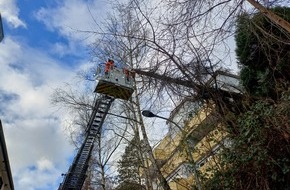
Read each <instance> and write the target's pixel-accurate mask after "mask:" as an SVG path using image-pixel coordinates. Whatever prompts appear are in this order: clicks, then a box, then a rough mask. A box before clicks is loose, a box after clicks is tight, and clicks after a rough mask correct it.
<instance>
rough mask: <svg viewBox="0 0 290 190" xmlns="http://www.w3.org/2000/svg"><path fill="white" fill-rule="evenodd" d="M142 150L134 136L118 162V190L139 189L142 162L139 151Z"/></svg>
mask: <svg viewBox="0 0 290 190" xmlns="http://www.w3.org/2000/svg"><path fill="white" fill-rule="evenodd" d="M141 149H142V141H140V139H139V137H138V136H137V135H136V136H134V138H133V139H132V140H131V141H130V142H129V144H128V145H127V147H126V148H125V152H124V154H123V155H122V157H121V160H119V161H118V173H119V176H118V178H119V182H120V185H119V188H121V189H124V188H125V189H132V188H133V189H136V187H140V189H141V187H142V186H141V178H140V170H139V169H140V166H141V165H142V160H141V156H140V152H141V151H140V150H141Z"/></svg>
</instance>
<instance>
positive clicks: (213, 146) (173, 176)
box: [154, 107, 227, 190]
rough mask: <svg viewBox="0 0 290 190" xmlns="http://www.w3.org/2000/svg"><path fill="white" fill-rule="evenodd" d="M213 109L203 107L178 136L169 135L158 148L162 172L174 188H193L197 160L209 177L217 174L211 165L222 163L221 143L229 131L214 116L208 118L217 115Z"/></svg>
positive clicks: (156, 152) (183, 189)
mask: <svg viewBox="0 0 290 190" xmlns="http://www.w3.org/2000/svg"><path fill="white" fill-rule="evenodd" d="M211 110H212V109H211V108H207V107H206V108H203V109H201V110H200V111H199V112H198V113H197V114H196V116H195V117H193V118H192V119H191V120H190V121H189V122H187V125H186V126H185V127H184V130H183V131H180V132H178V133H177V134H176V135H175V136H172V135H167V136H166V137H165V138H164V139H162V141H161V142H160V143H159V145H158V146H157V147H156V148H155V149H154V156H155V158H156V159H157V160H159V161H160V162H161V163H162V165H161V172H162V174H163V175H164V177H165V178H166V179H167V180H168V182H169V185H170V187H171V189H172V190H189V189H191V187H192V185H194V184H195V183H196V182H195V181H196V176H194V175H193V174H194V172H193V167H192V166H193V164H195V165H196V168H197V170H198V171H199V173H201V174H202V175H203V176H204V177H207V178H210V177H211V176H212V174H213V173H212V171H211V170H210V169H211V168H212V167H217V165H218V156H217V152H218V151H219V144H220V142H222V141H223V140H224V139H225V138H226V136H227V133H226V132H225V131H224V130H223V128H222V126H221V125H218V124H217V123H215V121H214V120H213V119H212V120H210V119H208V118H210V117H212V118H214V116H213V113H212V112H211ZM186 139H194V140H195V142H188V140H186ZM197 176H198V175H197ZM195 185H196V184H195Z"/></svg>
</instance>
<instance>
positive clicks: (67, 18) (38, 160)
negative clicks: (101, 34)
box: [0, 0, 107, 190]
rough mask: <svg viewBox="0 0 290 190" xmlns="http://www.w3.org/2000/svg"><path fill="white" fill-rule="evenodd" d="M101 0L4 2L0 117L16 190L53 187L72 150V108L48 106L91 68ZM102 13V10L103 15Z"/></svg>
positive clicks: (1, 7)
mask: <svg viewBox="0 0 290 190" xmlns="http://www.w3.org/2000/svg"><path fill="white" fill-rule="evenodd" d="M104 2H105V1H102V0H96V1H92V0H63V1H58V0H21V1H20V0H18V1H17V0H1V1H0V12H1V15H2V20H3V25H4V33H5V38H4V40H3V41H2V42H1V43H0V118H1V120H2V124H3V127H4V134H5V138H6V144H7V148H8V154H9V159H10V165H11V169H12V175H13V179H14V186H15V189H16V190H36V189H37V190H52V189H57V188H58V186H59V183H60V182H61V180H62V178H61V174H62V173H65V172H66V171H67V169H68V166H69V164H70V160H71V158H72V155H73V153H74V147H73V146H72V145H71V144H70V143H69V138H68V134H67V132H66V130H65V128H64V126H65V123H66V122H67V121H68V120H69V117H70V116H69V114H66V113H62V114H61V115H60V113H58V112H56V108H55V107H52V105H51V104H50V95H51V94H52V93H53V90H54V89H55V88H58V87H61V86H63V85H64V84H65V83H71V82H72V81H73V80H74V79H75V76H76V73H77V72H78V71H80V70H82V69H85V68H87V67H90V66H91V65H92V64H93V63H91V62H90V60H91V57H90V55H89V52H88V45H90V44H91V43H92V42H93V40H94V36H93V35H91V34H88V33H82V32H78V30H93V29H94V27H95V23H94V20H93V19H92V16H93V17H94V19H96V20H97V21H101V20H102V19H103V18H104V17H105V15H106V14H105V12H106V7H107V5H106V4H105V3H104ZM103 15H104V16H103Z"/></svg>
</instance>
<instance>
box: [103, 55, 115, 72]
mask: <svg viewBox="0 0 290 190" xmlns="http://www.w3.org/2000/svg"><path fill="white" fill-rule="evenodd" d="M113 68H114V61H113V60H111V59H108V61H107V62H106V65H105V74H106V75H107V74H108V73H109V71H110V70H113Z"/></svg>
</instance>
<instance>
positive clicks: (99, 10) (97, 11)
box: [35, 0, 107, 44]
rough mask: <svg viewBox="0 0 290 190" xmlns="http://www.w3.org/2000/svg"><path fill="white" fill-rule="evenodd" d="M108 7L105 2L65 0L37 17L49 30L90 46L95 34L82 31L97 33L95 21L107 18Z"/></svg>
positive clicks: (42, 11) (39, 12) (44, 10)
mask: <svg viewBox="0 0 290 190" xmlns="http://www.w3.org/2000/svg"><path fill="white" fill-rule="evenodd" d="M106 7H107V5H106V3H105V2H104V1H88V2H85V1H79V0H64V1H62V2H61V3H58V4H57V6H56V7H53V8H47V7H42V8H41V9H40V10H38V11H37V12H36V13H35V16H36V18H37V19H38V20H39V21H41V22H43V23H44V24H45V25H46V27H47V28H48V29H49V30H51V31H57V32H58V33H59V34H60V35H62V36H65V37H67V38H70V39H75V40H80V41H82V42H83V43H84V44H90V43H91V42H92V40H93V38H91V37H92V36H93V34H92V33H86V32H81V31H95V29H96V27H97V24H96V23H95V20H98V21H100V20H103V19H104V18H106V14H105V12H106Z"/></svg>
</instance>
